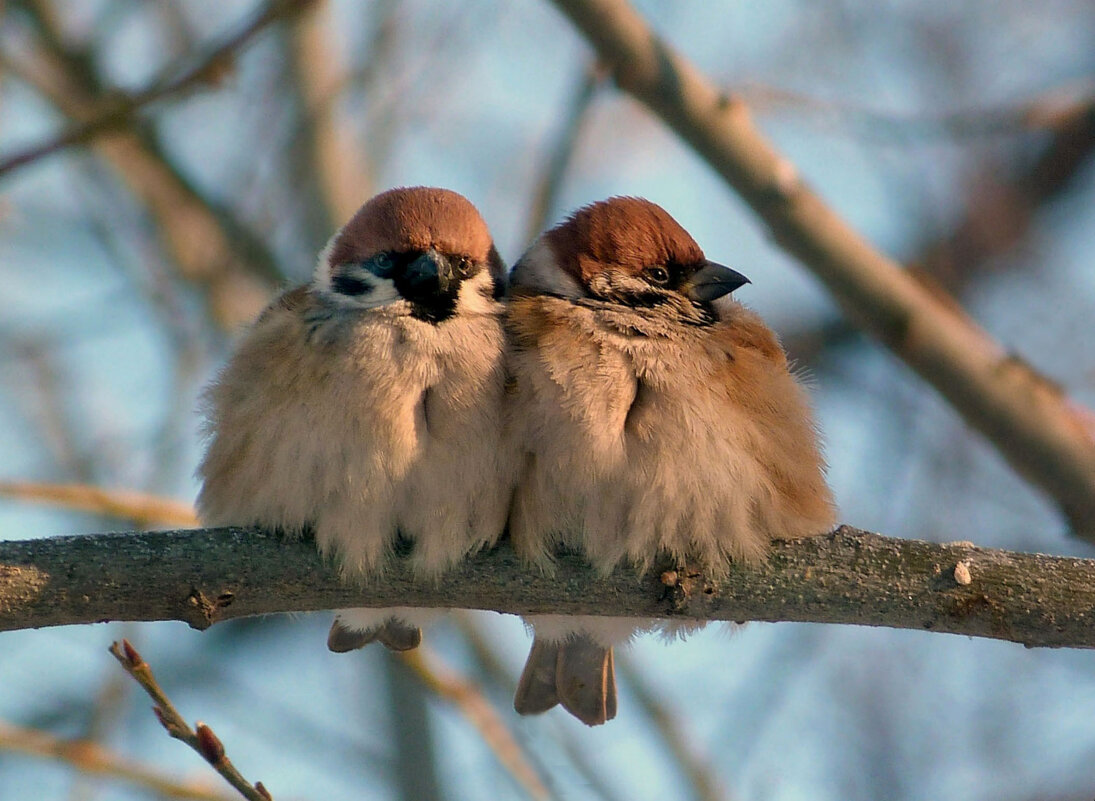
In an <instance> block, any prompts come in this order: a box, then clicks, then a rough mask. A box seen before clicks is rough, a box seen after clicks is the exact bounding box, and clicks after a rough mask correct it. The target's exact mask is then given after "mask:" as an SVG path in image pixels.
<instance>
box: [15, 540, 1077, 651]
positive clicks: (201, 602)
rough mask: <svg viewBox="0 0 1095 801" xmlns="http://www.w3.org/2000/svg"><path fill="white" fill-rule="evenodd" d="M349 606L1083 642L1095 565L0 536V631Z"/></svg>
mask: <svg viewBox="0 0 1095 801" xmlns="http://www.w3.org/2000/svg"><path fill="white" fill-rule="evenodd" d="M662 571H665V572H662ZM354 606H371V607H378V606H429V607H459V608H468V609H490V610H494V611H496V612H508V613H511V614H527V613H544V612H558V613H562V614H585V615H590V614H592V615H607V614H611V615H625V616H636V617H686V618H694V619H702V620H735V621H742V620H764V621H780V620H786V621H807V622H817V623H852V624H857V625H866V626H889V627H893V628H908V629H926V630H930V631H939V632H948V633H952V634H966V635H970V636H975V637H989V638H993V639H1000V640H1010V641H1012V642H1019V643H1023V644H1024V645H1027V646H1048V647H1076V648H1090V647H1095V625H1092V620H1093V610H1095V560H1089V559H1071V558H1064V557H1052V556H1043V555H1040V554H1025V553H1015V552H1010V551H999V550H989V549H985V548H977V547H974V546H973V545H970V544H967V543H959V544H952V545H937V544H934V543H928V542H921V541H919V540H900V539H891V538H887V537H882V536H879V535H877V534H871V533H868V532H865V531H860V530H858V529H854V528H851V527H849V526H842V527H841V528H839V529H837V530H836V531H835V532H833V533H832V534H829V535H826V536H822V537H815V538H812V539H805V540H798V541H795V542H782V543H776V544H775V545H774V547H773V551H772V556H771V558H770V559H769V560H768V561H767V563H765V564H763V565H757V566H748V567H744V566H743V567H738V568H736V569H734V570H733V571H732V572H731V573H730V575H729V576H727V577H726V578H725V579H718V580H716V579H713V578H711V577H709V576H705V575H703V574H702V573H700V572H699V571H695V570H692V569H690V568H688V567H687V566H673V565H670V564H661V565H659V566H658V567H657V569H655V570H653V571H650V572H649V573H648V574H647V575H646V576H645V577H639V576H637V575H636V573H635V571H633V570H630V569H623V568H621V569H618V570H616V571H615V572H614V573H612V574H611V575H609V576H607V577H601V576H599V575H598V574H597V572H596V571H595V570H594V569H593V568H591V567H590V566H588V565H587V564H586V563H585V562H584V560H582V559H581V557H578V556H573V555H562V556H560V557H559V559H558V562H557V567H556V571H555V575H554V576H548V575H543V574H541V573H539V572H535V571H532V570H530V569H529V568H528V567H527V566H526V565H523V564H522V563H521V562H520V560H519V559H518V558H517V556H516V554H514V552H513V550H512V549H511V548H510V547H509V546H508V545H507V544H502V545H501V546H499V547H498V548H495V549H494V550H492V551H489V552H485V553H481V554H478V555H476V556H473V557H471V558H470V559H468V560H467V562H466V563H465V564H464V565H463V566H462V567H461V569H460V570H459V571H458V572H456V573H453V574H452V575H450V576H448V577H446V578H445V579H444V580H442V581H440V582H437V583H428V582H421V581H419V582H416V581H415V580H414V577H413V575H412V571H411V570H410V569H409V567H408V564H407V562H406V560H403V559H396V560H394V561H393V564H392V565H391V569H390V570H389V571H388V573H387V574H386V575H385V577H384V578H383V580H382V581H379V582H377V583H375V584H372V585H370V586H367V587H356V588H355V587H353V586H349V585H347V584H344V583H342V582H341V581H340V580H339V578H338V575H337V571H336V570H335V569H334V568H332V567H331V566H329V565H326V564H324V562H323V561H322V560H321V559H320V557H319V555H318V553H317V551H316V549H315V546H314V544H312V543H310V542H302V541H285V540H283V539H282V538H280V537H278V536H276V535H274V534H269V533H265V532H262V531H256V530H252V529H239V528H231V529H194V530H190V531H158V532H142V533H133V532H126V533H120V534H87V535H79V536H67V537H52V538H47V539H36V540H25V541H6V542H0V631H7V630H12V629H26V628H37V627H41V626H60V625H66V624H74V623H93V622H98V621H108V620H181V621H184V622H186V623H188V624H190V625H191V626H192V627H194V628H198V629H204V628H207V627H208V626H210V625H212V624H213V623H217V622H220V621H223V620H229V619H232V618H237V617H244V616H247V615H261V614H270V613H275V612H303V611H314V610H321V609H337V608H344V607H354Z"/></svg>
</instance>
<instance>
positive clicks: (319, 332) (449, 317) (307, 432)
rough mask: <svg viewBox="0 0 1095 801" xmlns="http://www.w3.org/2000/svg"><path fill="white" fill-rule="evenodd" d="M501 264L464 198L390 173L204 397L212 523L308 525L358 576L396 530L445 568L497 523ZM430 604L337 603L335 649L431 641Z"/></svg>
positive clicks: (425, 562)
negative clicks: (424, 635)
mask: <svg viewBox="0 0 1095 801" xmlns="http://www.w3.org/2000/svg"><path fill="white" fill-rule="evenodd" d="M504 277H505V266H504V265H503V263H502V261H501V259H500V258H499V256H498V252H497V250H496V249H495V247H494V245H493V243H492V240H491V235H490V232H489V231H488V229H487V225H486V223H485V222H484V221H483V219H482V217H480V215H479V212H478V211H477V210H476V209H475V207H474V206H473V205H472V204H471V203H470V202H469V201H468V200H467V199H466V198H464V197H463V196H461V195H459V194H456V193H455V192H451V191H448V190H445V189H434V188H426V187H414V188H402V189H393V190H390V191H388V192H384V193H383V194H380V195H377V196H376V197H374V198H373V199H372V200H370V201H369V202H367V203H366V204H365V205H364V206H362V207H361V209H360V210H358V212H357V213H356V214H355V215H354V216H353V218H352V219H351V220H350V221H349V222H348V223H346V225H345V226H344V227H343V228H342V229H341V230H340V231H339V232H338V233H337V234H335V236H334V237H333V238H332V239H331V241H330V242H329V244H328V245H327V247H326V249H325V250H324V251H323V252H322V253H321V254H320V257H319V261H318V264H317V266H316V270H315V274H314V276H313V278H312V281H311V283H309V284H306V285H304V286H300V287H297V288H295V289H292V290H290V291H287V292H285V293H284V294H282V295H281V296H280V297H279V298H277V299H276V300H275V301H274V302H273V303H271V304H270V306H269V307H267V308H266V309H265V311H263V312H262V314H261V315H260V316H259V318H258V320H257V321H256V322H255V323H254V325H253V326H252V327H251V329H250V330H249V331H248V332H247V334H246V336H244V337H243V340H242V342H241V343H240V344H239V347H238V348H237V350H236V352H235V354H234V355H233V356H232V357H231V359H230V360H229V362H228V364H227V366H226V367H225V368H224V370H223V372H222V373H221V374H220V376H219V377H218V378H217V379H216V380H215V381H214V382H213V383H212V385H211V386H210V387H209V388H208V390H207V391H206V395H205V406H206V414H207V429H208V433H209V435H210V443H209V448H208V451H207V453H206V455H205V458H204V460H203V461H202V463H201V466H200V467H199V470H198V473H199V476H200V478H201V480H202V488H201V492H200V494H199V496H198V502H197V505H198V511H199V514H200V516H201V519H202V521H203V522H204V523H205V524H206V525H210V526H219V525H256V526H262V527H265V528H270V529H277V530H280V531H282V532H285V533H286V534H288V535H290V536H292V535H301V534H303V533H305V532H311V533H314V536H315V539H316V542H317V544H318V546H319V549H320V550H321V551H322V552H323V554H325V555H327V556H330V557H332V558H333V559H334V560H335V561H336V562H337V564H338V565H339V566H340V569H341V571H342V574H343V575H344V577H346V578H347V579H348V580H352V581H358V582H368V581H369V580H372V579H375V578H376V577H377V576H379V575H380V574H381V573H382V571H383V569H384V566H385V563H386V561H387V560H388V559H389V557H390V556H391V555H392V554H393V550H394V549H395V547H396V545H397V543H399V542H400V541H403V540H406V541H410V543H412V546H411V547H412V550H411V556H410V558H411V560H412V564H413V566H414V568H415V570H416V573H417V574H418V575H420V576H422V577H424V578H429V577H436V576H438V575H440V574H441V573H442V572H443V571H444V570H445V569H446V568H449V567H451V566H452V565H453V564H454V563H456V562H457V561H458V560H460V559H462V558H463V557H464V556H466V555H467V554H468V553H469V552H470V551H473V550H475V549H477V548H480V547H483V546H486V545H489V544H490V543H493V542H494V541H495V540H496V539H497V538H498V536H499V535H500V534H501V532H502V530H503V528H504V525H505V520H506V513H507V507H508V503H509V500H510V494H511V487H512V476H513V465H512V464H511V463H510V461H509V460H507V458H506V453H507V451H506V450H505V448H504V447H503V443H502V434H501V430H502V426H501V414H502V403H503V398H504V396H505V371H504V364H503V349H504V332H503V328H502V306H501V303H500V301H499V300H498V298H499V296H500V294H501V291H500V287H501V282H502V281H503V280H504ZM429 617H431V615H430V613H429V612H428V610H416V609H409V608H395V609H379V610H375V609H374V610H370V609H354V610H341V611H340V612H339V613H338V614H337V616H336V618H335V622H334V625H333V626H332V627H331V632H330V636H329V638H328V647H329V648H330V649H331V650H332V651H348V650H351V649H354V648H359V647H361V646H363V645H365V644H367V643H369V642H372V641H374V640H376V641H379V642H382V643H383V644H384V645H386V646H388V647H389V648H391V649H394V650H406V649H409V648H414V647H415V646H416V645H418V644H419V642H420V641H421V629H420V625H421V623H422V622H423V621H424V620H426V619H428V618H429Z"/></svg>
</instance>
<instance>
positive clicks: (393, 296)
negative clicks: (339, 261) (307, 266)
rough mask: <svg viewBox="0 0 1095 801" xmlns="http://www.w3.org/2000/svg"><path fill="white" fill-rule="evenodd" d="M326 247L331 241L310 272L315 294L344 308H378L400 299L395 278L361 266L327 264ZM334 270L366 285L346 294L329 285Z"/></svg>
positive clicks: (401, 297) (328, 247)
mask: <svg viewBox="0 0 1095 801" xmlns="http://www.w3.org/2000/svg"><path fill="white" fill-rule="evenodd" d="M329 250H330V245H329V244H328V246H327V248H325V249H324V251H323V253H321V254H320V257H319V263H318V264H317V265H316V271H315V274H314V275H313V276H312V287H313V288H314V289H315V291H316V292H317V294H320V295H322V296H323V297H325V298H327V299H328V300H330V301H331V302H333V303H335V304H336V305H338V306H340V307H342V308H344V309H377V308H380V307H382V306H390V305H391V304H393V303H395V302H396V301H400V300H403V296H402V295H400V294H399V290H397V289H396V288H395V282H393V281H392V280H391V279H390V278H380V277H379V276H376V275H373V274H372V273H371V272H369V271H368V270H365V269H363V268H355V267H350V268H347V266H346V265H340V266H339V267H333V266H332V265H330V264H329V263H328V261H327V253H328V251H329ZM335 272H338V273H339V274H340V275H343V276H345V277H346V278H351V279H353V280H354V281H359V282H361V283H362V284H364V285H365V286H366V287H368V289H366V290H365V291H364V292H362V293H360V294H358V295H347V294H344V293H342V292H339V291H337V290H336V289H335V288H334V286H333V285H332V274H333V273H335Z"/></svg>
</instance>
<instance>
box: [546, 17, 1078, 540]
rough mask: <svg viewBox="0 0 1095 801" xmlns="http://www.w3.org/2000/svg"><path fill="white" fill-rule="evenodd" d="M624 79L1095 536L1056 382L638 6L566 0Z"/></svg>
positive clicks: (854, 310)
mask: <svg viewBox="0 0 1095 801" xmlns="http://www.w3.org/2000/svg"><path fill="white" fill-rule="evenodd" d="M555 5H556V6H558V7H559V8H560V10H562V11H563V12H564V13H565V14H566V15H567V16H568V17H569V18H570V19H571V21H572V22H573V23H574V24H575V25H576V26H577V28H578V29H579V30H580V31H581V32H582V34H583V35H585V37H586V38H587V39H588V40H589V42H590V44H591V45H592V46H593V47H594V49H595V50H596V52H597V54H598V55H599V56H600V58H601V59H602V60H603V61H604V62H605V63H606V64H607V65H609V67H610V68H611V69H612V71H613V75H614V77H615V79H616V81H617V83H618V84H619V86H620V87H621V88H622V89H624V90H625V91H627V92H629V93H630V94H632V95H634V96H635V97H636V98H638V99H639V100H640V101H642V102H643V103H645V104H646V105H647V106H648V107H649V108H650V109H651V110H652V111H653V112H654V113H655V114H657V115H658V116H659V117H661V119H662V120H663V121H664V122H665V123H666V124H667V125H668V126H670V127H671V128H672V129H673V130H674V131H676V132H677V134H678V135H679V136H680V137H681V138H682V139H684V140H685V141H686V142H687V143H688V144H690V145H691V146H692V147H693V148H694V149H695V150H696V151H697V152H698V153H699V154H700V155H701V156H702V157H703V158H704V159H706V160H707V162H708V163H709V164H710V165H711V167H712V168H714V169H715V170H716V171H717V172H718V173H719V174H720V175H721V176H722V177H723V179H724V180H725V181H726V182H727V184H729V185H730V186H731V187H733V188H734V189H735V190H737V192H739V193H740V194H741V196H742V197H743V198H744V199H745V200H746V201H747V202H748V203H749V204H750V206H752V208H753V210H754V211H755V212H756V213H757V214H758V215H759V216H760V217H761V218H762V219H763V220H764V221H765V222H766V223H767V225H768V226H769V228H770V230H771V233H772V235H773V236H774V238H775V240H776V241H777V242H778V243H779V244H780V245H781V246H782V247H783V248H784V249H786V250H787V251H788V252H789V253H791V254H792V255H794V256H796V257H797V258H798V259H799V260H801V261H802V263H803V264H805V265H806V266H807V267H809V268H810V269H811V270H812V271H813V272H814V274H815V275H817V277H818V278H819V279H820V280H821V281H822V282H824V283H825V284H826V285H827V286H828V288H829V290H830V292H832V294H833V296H834V297H835V298H836V300H837V301H838V302H839V303H840V304H841V306H842V308H843V309H844V312H845V313H846V314H847V315H848V316H849V317H850V318H851V319H853V320H854V321H855V322H856V324H857V325H859V326H861V327H862V328H864V329H865V330H867V331H869V332H871V333H872V334H873V335H874V336H876V337H877V338H879V339H880V340H881V341H882V342H883V343H884V344H885V345H886V346H887V347H888V348H890V349H891V350H892V351H893V352H894V353H895V354H896V355H897V356H898V357H900V358H901V359H902V360H903V361H904V362H905V363H906V364H908V365H909V366H910V367H911V368H913V369H914V370H915V371H916V372H918V373H919V374H920V376H921V377H922V378H924V379H925V380H926V381H927V382H928V383H930V384H931V385H932V386H933V387H934V388H935V389H936V390H937V391H938V392H939V393H940V394H941V395H943V396H944V397H945V398H946V399H947V400H948V401H949V402H950V403H951V405H952V406H953V407H954V408H955V409H956V410H957V411H958V412H959V413H960V414H961V415H962V416H963V418H964V419H965V420H966V421H967V422H968V423H969V424H970V425H972V426H973V427H974V428H976V429H977V430H979V431H980V432H981V433H982V434H983V435H984V436H985V437H987V438H988V439H989V441H991V442H992V443H993V444H994V445H995V446H996V448H997V449H998V450H999V451H1000V453H1001V454H1003V456H1004V457H1005V458H1006V459H1007V460H1008V462H1009V463H1010V464H1011V465H1012V467H1013V468H1014V469H1015V470H1016V471H1017V472H1018V473H1020V474H1021V475H1022V476H1023V477H1024V478H1025V479H1026V480H1028V481H1029V482H1031V483H1032V484H1034V485H1035V486H1037V487H1040V488H1041V489H1042V490H1043V491H1044V492H1045V493H1046V494H1048V495H1049V496H1050V497H1051V498H1052V499H1053V500H1054V501H1055V502H1056V504H1057V506H1058V508H1059V509H1060V510H1061V512H1062V513H1063V514H1064V516H1065V517H1066V518H1067V519H1068V520H1069V522H1070V523H1071V525H1072V526H1073V529H1074V530H1075V532H1076V533H1077V534H1078V535H1079V536H1084V537H1088V538H1091V539H1093V540H1095V437H1092V435H1091V434H1090V432H1088V431H1086V430H1085V428H1084V425H1083V423H1082V415H1081V414H1080V413H1078V412H1077V411H1076V408H1075V406H1074V404H1072V403H1071V402H1070V400H1069V398H1068V397H1067V396H1066V395H1065V394H1064V392H1063V391H1062V389H1061V388H1060V387H1059V386H1058V385H1056V384H1055V383H1054V382H1053V381H1050V380H1049V379H1047V378H1046V377H1044V376H1042V375H1041V374H1039V373H1038V372H1037V371H1036V370H1034V369H1033V368H1032V367H1031V366H1030V365H1028V364H1026V363H1024V362H1023V361H1022V360H1020V359H1017V358H1015V357H1014V356H1013V355H1011V354H1009V353H1008V352H1007V351H1006V350H1005V349H1004V348H1003V347H1001V346H1000V345H999V344H997V343H996V342H994V341H993V340H992V339H991V338H990V337H989V336H988V335H987V334H986V333H985V332H984V331H983V330H981V329H980V328H979V327H978V326H977V325H976V324H975V323H974V322H973V321H972V320H971V319H969V318H968V317H967V316H966V315H965V314H964V313H963V312H962V311H961V309H960V308H959V307H958V305H957V303H954V302H953V301H952V302H941V301H940V299H939V297H938V296H937V294H936V293H934V292H932V291H931V290H929V289H927V288H926V287H924V286H923V285H922V284H920V283H918V282H917V281H916V280H915V279H914V278H912V277H911V276H910V275H909V274H908V273H907V272H905V271H904V270H902V269H901V266H900V265H898V264H897V263H896V262H894V261H893V260H892V259H890V258H888V257H887V256H885V255H883V254H882V253H880V252H878V251H877V250H875V249H874V247H872V246H871V245H870V244H869V243H868V242H867V241H866V240H865V239H864V238H863V237H862V236H861V235H860V234H859V233H858V232H856V231H854V230H853V229H852V228H851V227H850V226H849V225H848V224H847V223H846V222H845V221H844V220H843V219H841V218H840V217H839V216H838V215H837V214H836V213H835V212H834V211H833V210H832V209H831V208H829V207H828V206H827V205H826V204H825V203H824V202H823V201H822V200H821V198H820V197H819V196H818V195H817V194H816V193H815V192H814V191H813V190H812V189H811V188H810V187H809V186H808V185H807V184H806V182H805V181H804V180H803V179H802V177H801V176H800V175H799V173H798V170H797V169H796V168H795V166H794V164H793V163H792V162H791V161H790V160H789V159H787V158H786V157H785V156H784V155H783V154H781V153H779V152H778V151H777V150H776V149H775V148H774V147H773V146H772V145H771V143H770V142H768V140H767V139H765V138H764V137H763V136H762V135H761V134H760V133H759V131H758V130H757V129H756V127H755V126H754V125H753V122H752V120H751V117H750V113H749V110H748V109H747V108H746V106H745V104H744V103H743V102H742V101H741V99H740V98H737V97H732V96H729V95H727V94H725V93H723V92H720V91H719V90H718V89H717V88H716V87H715V86H713V85H712V84H711V83H710V82H709V81H708V80H707V79H706V78H705V77H704V76H703V75H701V74H700V72H699V71H698V70H697V69H696V68H695V67H694V66H693V65H692V64H690V63H689V62H688V61H686V60H685V59H684V58H682V57H681V56H680V55H679V54H678V53H676V52H675V51H674V50H673V49H672V48H671V47H670V46H669V45H668V44H666V43H665V42H663V41H662V40H660V39H659V38H658V37H657V36H656V35H655V34H654V33H653V31H651V29H650V27H649V26H648V25H647V24H646V22H645V21H644V20H643V19H642V17H641V16H639V15H638V14H637V13H636V12H635V11H634V9H633V8H632V7H631V6H630V5H629V4H628V3H627V2H626V0H555Z"/></svg>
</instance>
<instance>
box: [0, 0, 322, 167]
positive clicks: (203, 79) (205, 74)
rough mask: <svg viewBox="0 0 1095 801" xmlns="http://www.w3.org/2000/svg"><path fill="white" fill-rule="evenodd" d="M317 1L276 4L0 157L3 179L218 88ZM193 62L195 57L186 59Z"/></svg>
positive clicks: (280, 0)
mask: <svg viewBox="0 0 1095 801" xmlns="http://www.w3.org/2000/svg"><path fill="white" fill-rule="evenodd" d="M312 2H314V0H272V2H270V3H268V4H267V5H266V6H265V7H264V8H263V9H262V10H261V11H260V12H259V13H258V14H257V15H256V16H255V17H254V18H253V19H252V20H251V21H250V22H249V23H247V24H246V25H244V26H243V28H241V29H240V30H239V31H237V32H236V33H234V34H232V35H230V36H228V37H227V38H226V39H225V40H224V41H223V42H221V43H220V44H218V45H216V46H214V47H212V48H211V49H210V50H209V51H208V52H207V53H206V54H205V55H203V56H200V57H199V58H198V59H197V60H196V61H195V62H194V63H193V64H191V65H189V66H187V67H185V68H181V69H180V67H179V65H177V64H172V65H170V66H169V67H167V68H166V69H164V70H163V71H162V72H161V73H160V74H159V75H158V76H156V77H155V78H154V79H153V80H152V81H151V82H150V83H149V84H148V86H146V87H145V88H144V89H139V90H137V91H135V92H120V91H118V92H114V93H113V96H112V97H111V98H110V99H109V100H108V101H106V102H104V103H102V104H101V107H100V108H98V109H96V110H94V111H91V112H90V113H89V114H88V119H86V120H84V121H83V122H81V123H78V124H76V125H73V126H72V127H70V128H69V129H68V130H67V131H65V132H63V133H61V134H59V135H58V136H56V137H54V138H53V139H51V140H49V141H47V142H42V143H41V144H38V145H34V146H32V147H29V148H27V149H25V150H23V151H21V152H19V153H15V154H14V155H11V156H7V157H5V158H0V178H2V177H3V176H4V175H5V174H6V173H8V172H11V171H12V170H16V169H18V168H20V167H25V166H26V165H28V164H32V163H33V162H35V161H38V160H39V159H42V158H45V157H46V156H51V155H54V154H55V153H58V152H60V151H62V150H64V149H66V148H69V147H72V146H74V145H82V144H87V143H88V142H90V141H91V140H92V139H95V138H96V137H98V136H101V135H102V134H104V133H107V132H109V131H114V130H117V129H119V128H124V127H125V126H127V125H129V123H130V122H131V120H132V118H133V117H134V116H135V115H136V114H137V113H138V112H139V111H141V109H143V108H145V107H146V106H150V105H152V104H153V103H156V102H159V101H161V100H165V99H167V98H171V97H174V96H177V95H183V94H184V93H189V92H193V91H197V90H201V89H208V88H210V87H215V86H216V85H217V84H218V83H219V82H220V81H221V79H222V78H223V77H224V73H225V71H226V70H228V69H230V68H231V67H232V65H233V63H234V62H235V60H236V59H237V58H238V57H239V54H240V53H241V52H242V51H243V50H244V49H245V47H246V46H247V45H248V44H249V43H250V41H251V40H252V39H254V38H255V36H256V35H257V34H258V33H260V32H261V31H262V30H263V29H264V28H266V27H267V26H268V25H269V24H270V23H272V22H276V21H278V20H285V19H288V18H290V17H292V16H294V15H296V14H298V13H300V12H301V11H303V10H304V9H306V8H307V7H308V6H309V5H310V4H311V3H312ZM187 60H188V61H189V60H190V59H187Z"/></svg>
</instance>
